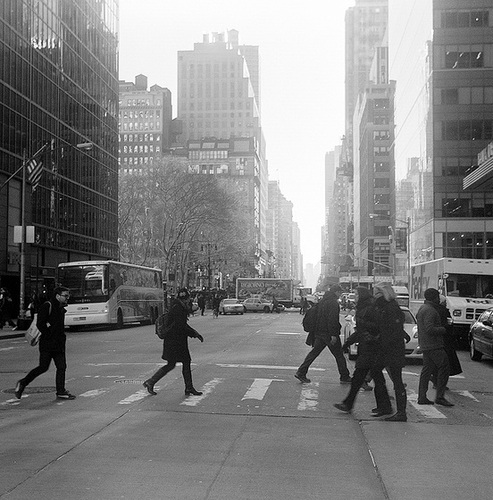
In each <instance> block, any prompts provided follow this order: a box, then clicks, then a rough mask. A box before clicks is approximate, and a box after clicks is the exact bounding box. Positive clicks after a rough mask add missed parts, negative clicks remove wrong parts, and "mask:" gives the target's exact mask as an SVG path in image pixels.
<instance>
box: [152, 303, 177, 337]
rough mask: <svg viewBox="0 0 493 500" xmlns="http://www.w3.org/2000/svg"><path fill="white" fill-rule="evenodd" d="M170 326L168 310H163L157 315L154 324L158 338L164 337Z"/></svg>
mask: <svg viewBox="0 0 493 500" xmlns="http://www.w3.org/2000/svg"><path fill="white" fill-rule="evenodd" d="M172 326H173V325H172V324H171V325H170V324H169V311H167V310H165V311H164V312H163V314H161V315H159V316H158V317H157V319H156V323H155V324H154V333H155V334H156V335H157V336H158V337H159V338H160V339H164V338H166V335H167V334H168V332H169V330H170V329H171V328H172Z"/></svg>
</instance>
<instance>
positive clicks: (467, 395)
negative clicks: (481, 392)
mask: <svg viewBox="0 0 493 500" xmlns="http://www.w3.org/2000/svg"><path fill="white" fill-rule="evenodd" d="M452 392H455V393H457V394H460V395H461V396H464V397H466V398H471V399H472V400H473V401H476V403H480V401H479V399H477V398H475V397H474V396H473V395H472V394H471V393H470V392H469V391H456V390H454V391H452Z"/></svg>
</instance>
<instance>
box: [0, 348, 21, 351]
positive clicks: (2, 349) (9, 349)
mask: <svg viewBox="0 0 493 500" xmlns="http://www.w3.org/2000/svg"><path fill="white" fill-rule="evenodd" d="M13 349H19V347H2V348H0V351H12V350H13Z"/></svg>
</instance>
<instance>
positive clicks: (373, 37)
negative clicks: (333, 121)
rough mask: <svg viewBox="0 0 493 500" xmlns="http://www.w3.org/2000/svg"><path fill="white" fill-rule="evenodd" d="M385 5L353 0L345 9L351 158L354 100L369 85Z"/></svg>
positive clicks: (385, 14) (384, 22)
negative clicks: (353, 2) (353, 3)
mask: <svg viewBox="0 0 493 500" xmlns="http://www.w3.org/2000/svg"><path fill="white" fill-rule="evenodd" d="M387 4H388V0H355V6H354V7H350V8H349V9H348V10H347V11H346V32H345V36H346V66H345V73H346V79H345V86H346V89H345V96H346V126H345V130H346V139H347V142H348V155H349V158H350V160H351V159H352V156H351V155H352V151H353V149H352V148H353V145H352V133H353V115H354V111H355V108H356V102H357V100H358V96H359V95H360V94H361V93H362V92H364V90H365V88H366V86H367V84H368V80H369V74H370V68H371V65H372V62H373V58H374V54H375V47H376V46H377V45H379V44H380V43H381V41H382V40H383V37H384V35H385V32H386V30H387V22H388V5H387Z"/></svg>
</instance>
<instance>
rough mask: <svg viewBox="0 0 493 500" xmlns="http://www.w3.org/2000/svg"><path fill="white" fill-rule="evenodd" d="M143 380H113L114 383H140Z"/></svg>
mask: <svg viewBox="0 0 493 500" xmlns="http://www.w3.org/2000/svg"><path fill="white" fill-rule="evenodd" d="M142 382H143V380H128V379H123V380H115V384H142Z"/></svg>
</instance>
